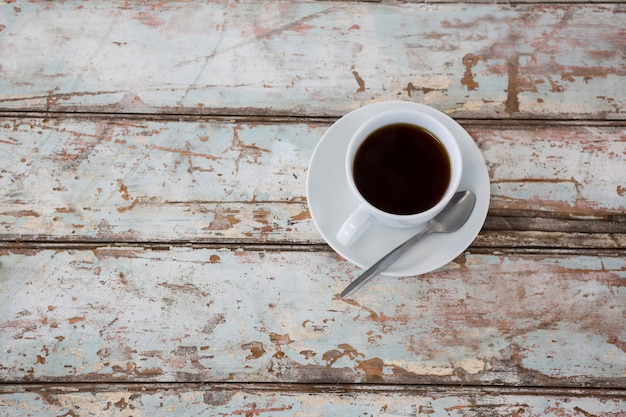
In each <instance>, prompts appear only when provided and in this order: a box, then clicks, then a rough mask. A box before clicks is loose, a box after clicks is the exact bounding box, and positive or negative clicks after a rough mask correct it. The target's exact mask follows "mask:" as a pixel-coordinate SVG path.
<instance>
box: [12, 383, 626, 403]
mask: <svg viewBox="0 0 626 417" xmlns="http://www.w3.org/2000/svg"><path fill="white" fill-rule="evenodd" d="M120 390H126V391H141V392H157V391H163V390H176V391H184V390H187V391H190V390H205V391H207V390H211V391H257V392H268V393H271V392H283V393H290V392H291V393H337V394H343V393H366V394H372V393H375V394H385V393H392V394H405V395H420V394H422V395H446V396H454V395H470V396H471V395H481V394H483V395H523V396H531V395H532V396H536V395H544V396H567V397H593V398H606V399H608V398H624V399H626V388H623V389H622V388H595V387H593V388H592V387H583V388H581V387H567V386H562V387H546V386H506V385H502V386H500V385H488V386H487V385H425V384H370V383H362V384H352V383H336V384H320V383H293V382H292V383H283V382H249V383H245V382H233V383H230V382H131V383H120V382H94V383H85V382H78V383H72V382H63V383H57V382H20V383H14V382H3V383H0V395H3V394H10V393H14V392H18V391H21V392H40V391H46V392H48V393H55V392H56V393H71V392H119V391H120Z"/></svg>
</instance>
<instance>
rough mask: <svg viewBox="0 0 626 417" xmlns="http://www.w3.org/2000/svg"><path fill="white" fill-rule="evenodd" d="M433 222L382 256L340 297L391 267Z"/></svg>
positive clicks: (348, 294) (428, 231)
mask: <svg viewBox="0 0 626 417" xmlns="http://www.w3.org/2000/svg"><path fill="white" fill-rule="evenodd" d="M431 226H432V222H429V223H428V225H427V226H426V227H425V228H424V230H422V231H421V232H419V233H417V234H416V235H414V236H411V237H410V238H409V239H408V240H406V241H405V242H404V243H401V244H400V245H399V246H397V247H396V248H395V249H393V250H392V251H391V252H389V253H388V254H386V255H385V256H383V257H382V258H380V260H379V261H378V262H376V263H375V264H374V265H372V266H371V267H370V268H369V269H368V270H367V271H365V272H363V273H362V274H361V275H359V277H358V278H357V279H355V280H354V281H352V282H351V283H350V285H348V286H347V287H346V289H345V290H343V291H342V292H341V295H340V297H341V298H345V297H348V296H350V295H352V294H354V293H355V292H357V291H358V290H359V289H360V288H361V287H363V286H364V285H365V284H367V283H368V282H369V281H370V280H371V279H372V278H374V277H375V276H376V275H378V274H380V273H381V272H383V271H385V270H386V269H387V268H389V267H390V266H391V265H392V264H393V263H394V262H395V261H397V260H398V259H400V257H402V255H404V254H405V253H406V252H407V251H408V250H409V249H411V248H412V247H413V246H414V245H415V244H416V243H417V242H419V240H420V239H421V238H422V237H424V236H425V235H427V234H429V233H430V232H431Z"/></svg>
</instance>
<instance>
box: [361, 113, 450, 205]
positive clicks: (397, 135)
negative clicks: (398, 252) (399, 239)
mask: <svg viewBox="0 0 626 417" xmlns="http://www.w3.org/2000/svg"><path fill="white" fill-rule="evenodd" d="M353 172H354V182H355V184H356V186H357V188H358V190H359V192H360V193H361V195H363V197H365V199H366V200H367V201H369V202H370V203H371V204H372V205H373V206H374V207H377V208H379V209H380V210H383V211H386V212H388V213H393V214H415V213H419V212H422V211H426V210H428V209H429V208H431V207H433V206H434V205H435V204H437V202H438V201H439V200H440V199H441V197H443V195H444V193H445V192H446V188H447V187H448V184H449V183H450V176H451V167H450V158H449V156H448V153H447V152H446V149H445V148H444V147H443V144H442V143H441V142H440V141H439V139H437V138H436V137H435V136H434V135H433V134H432V133H430V132H429V131H427V130H425V129H422V128H419V127H417V126H414V125H411V124H404V123H398V124H392V125H388V126H384V127H382V128H380V129H378V130H376V131H374V132H372V133H370V135H369V136H368V137H367V138H366V139H365V140H364V141H363V143H361V146H360V147H359V149H358V150H357V152H356V155H355V157H354V166H353Z"/></svg>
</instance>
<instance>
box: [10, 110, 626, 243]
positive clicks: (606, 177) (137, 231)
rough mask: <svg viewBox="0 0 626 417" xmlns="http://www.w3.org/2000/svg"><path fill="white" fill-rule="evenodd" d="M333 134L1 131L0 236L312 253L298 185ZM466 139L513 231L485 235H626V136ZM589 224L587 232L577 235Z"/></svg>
mask: <svg viewBox="0 0 626 417" xmlns="http://www.w3.org/2000/svg"><path fill="white" fill-rule="evenodd" d="M329 126H330V124H329V123H323V122H319V121H318V122H311V123H304V122H298V121H293V120H291V121H289V120H286V121H282V122H276V123H261V122H258V121H255V122H245V121H242V122H237V121H232V122H231V121H220V120H207V121H182V122H181V121H167V120H164V121H154V120H153V121H147V120H106V119H105V120H100V119H97V120H89V119H80V118H79V119H40V118H4V119H0V167H1V169H0V233H1V234H2V235H3V236H4V239H22V240H24V239H26V240H59V239H67V240H83V241H84V240H100V241H199V242H207V241H221V242H292V243H298V242H300V243H320V242H321V240H320V237H319V235H318V233H317V231H316V230H315V228H314V226H313V223H312V221H311V219H310V215H309V213H308V210H307V205H306V190H305V188H306V184H305V183H306V175H307V167H308V163H309V160H310V158H311V155H312V153H313V150H314V148H315V146H316V144H317V142H318V140H319V139H320V137H321V136H322V135H323V133H324V131H325V130H326V129H327V128H328V127H329ZM468 130H469V132H470V134H471V135H472V136H473V137H474V138H475V140H476V141H477V143H478V145H479V147H480V148H481V150H482V152H483V155H484V157H485V159H486V163H487V165H488V167H489V172H490V179H491V183H492V185H491V192H492V200H491V205H490V210H491V211H492V212H493V213H494V214H497V215H498V216H503V215H506V214H507V213H509V214H510V215H513V216H520V217H521V218H520V219H517V220H515V219H514V218H510V219H507V218H506V217H499V220H497V221H496V220H494V221H493V222H491V225H490V226H489V229H492V230H504V231H506V230H508V229H513V230H520V229H522V230H530V231H533V230H542V231H549V232H554V231H556V232H559V231H563V232H565V231H567V232H570V231H574V232H585V233H594V232H596V233H608V232H614V233H622V234H623V233H626V230H625V229H624V228H623V227H621V228H620V227H619V225H620V224H624V212H625V211H626V170H624V168H623V167H624V166H625V165H626V127H623V126H610V125H608V126H593V127H589V126H579V125H560V126H543V127H542V126H536V127H534V128H533V129H532V130H523V129H520V128H516V127H514V126H513V127H511V126H499V125H497V124H494V125H492V126H468ZM529 216H530V217H534V216H543V217H552V218H553V219H552V220H550V219H545V220H543V221H542V220H541V219H533V218H530V219H529ZM524 218H526V219H527V220H524ZM559 219H560V220H559ZM576 219H579V220H576ZM580 219H582V220H580ZM584 221H590V222H592V223H589V224H590V226H589V227H587V228H585V227H584V226H576V227H574V226H572V224H574V223H577V224H580V223H584ZM602 223H606V226H598V224H602ZM514 224H517V225H516V226H513V225H514ZM524 224H527V226H524ZM592 226H593V227H592Z"/></svg>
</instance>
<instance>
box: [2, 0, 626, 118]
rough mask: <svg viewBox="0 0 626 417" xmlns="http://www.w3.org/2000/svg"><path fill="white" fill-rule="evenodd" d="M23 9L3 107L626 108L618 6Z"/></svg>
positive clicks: (489, 112)
mask: <svg viewBox="0 0 626 417" xmlns="http://www.w3.org/2000/svg"><path fill="white" fill-rule="evenodd" d="M0 7H2V8H3V9H4V10H11V7H12V6H11V4H6V5H4V6H0ZM20 8H21V11H20V12H19V13H14V12H12V11H11V12H9V13H3V14H2V15H0V16H1V17H0V25H1V26H0V27H2V30H1V31H0V43H2V45H3V54H2V57H0V68H2V75H3V76H2V77H1V78H0V91H1V92H2V93H1V94H0V107H2V108H5V109H6V108H14V109H18V108H19V109H23V110H24V109H30V110H45V111H65V110H77V109H78V110H79V111H81V109H82V110H88V111H100V112H133V113H146V112H150V113H153V112H156V113H162V112H169V113H172V112H184V113H205V112H210V113H215V112H216V111H217V112H219V111H220V110H219V109H222V110H221V111H222V112H225V113H230V114H232V113H233V112H240V111H242V110H243V111H245V113H247V114H251V113H256V114H268V113H279V114H294V115H300V114H301V113H302V109H306V111H307V113H308V114H309V115H330V116H339V115H341V114H344V113H345V112H346V111H347V110H349V109H354V108H357V107H359V106H361V105H362V104H364V103H369V102H373V101H379V100H390V99H405V100H415V101H419V102H421V103H425V104H430V105H432V106H434V107H436V108H439V109H441V110H444V111H446V112H448V113H450V114H453V115H455V116H479V117H486V116H488V117H546V116H548V117H549V116H554V115H564V116H573V117H578V118H600V119H604V118H614V119H621V118H623V115H624V109H625V104H626V102H625V99H624V97H626V87H625V86H626V82H624V76H625V72H626V66H625V63H624V59H623V51H624V47H625V45H624V42H625V39H626V36H625V35H626V33H625V32H624V28H625V27H626V24H625V23H626V17H625V16H626V14H625V13H624V5H623V4H562V5H559V4H529V5H523V4H518V5H514V6H509V5H500V4H472V5H468V4H454V3H452V4H424V3H404V2H402V3H378V2H335V1H333V2H317V1H302V2H286V1H275V0H273V1H269V2H268V1H265V2H260V3H259V2H237V3H236V6H233V3H230V2H226V3H221V2H209V3H206V4H202V5H200V4H194V3H189V2H170V3H168V5H167V6H159V7H158V8H155V7H153V5H151V4H143V3H135V4H133V7H127V5H126V3H122V2H106V3H90V4H83V3H78V2H75V1H68V2H62V3H59V2H55V3H45V2H28V3H24V4H22V5H21V6H20ZM50 50H54V52H55V53H54V54H49V53H48V51H50ZM172 51H175V53H173V52H172ZM312 63H314V64H312ZM252 69H254V70H252ZM224 109H229V110H224Z"/></svg>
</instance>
